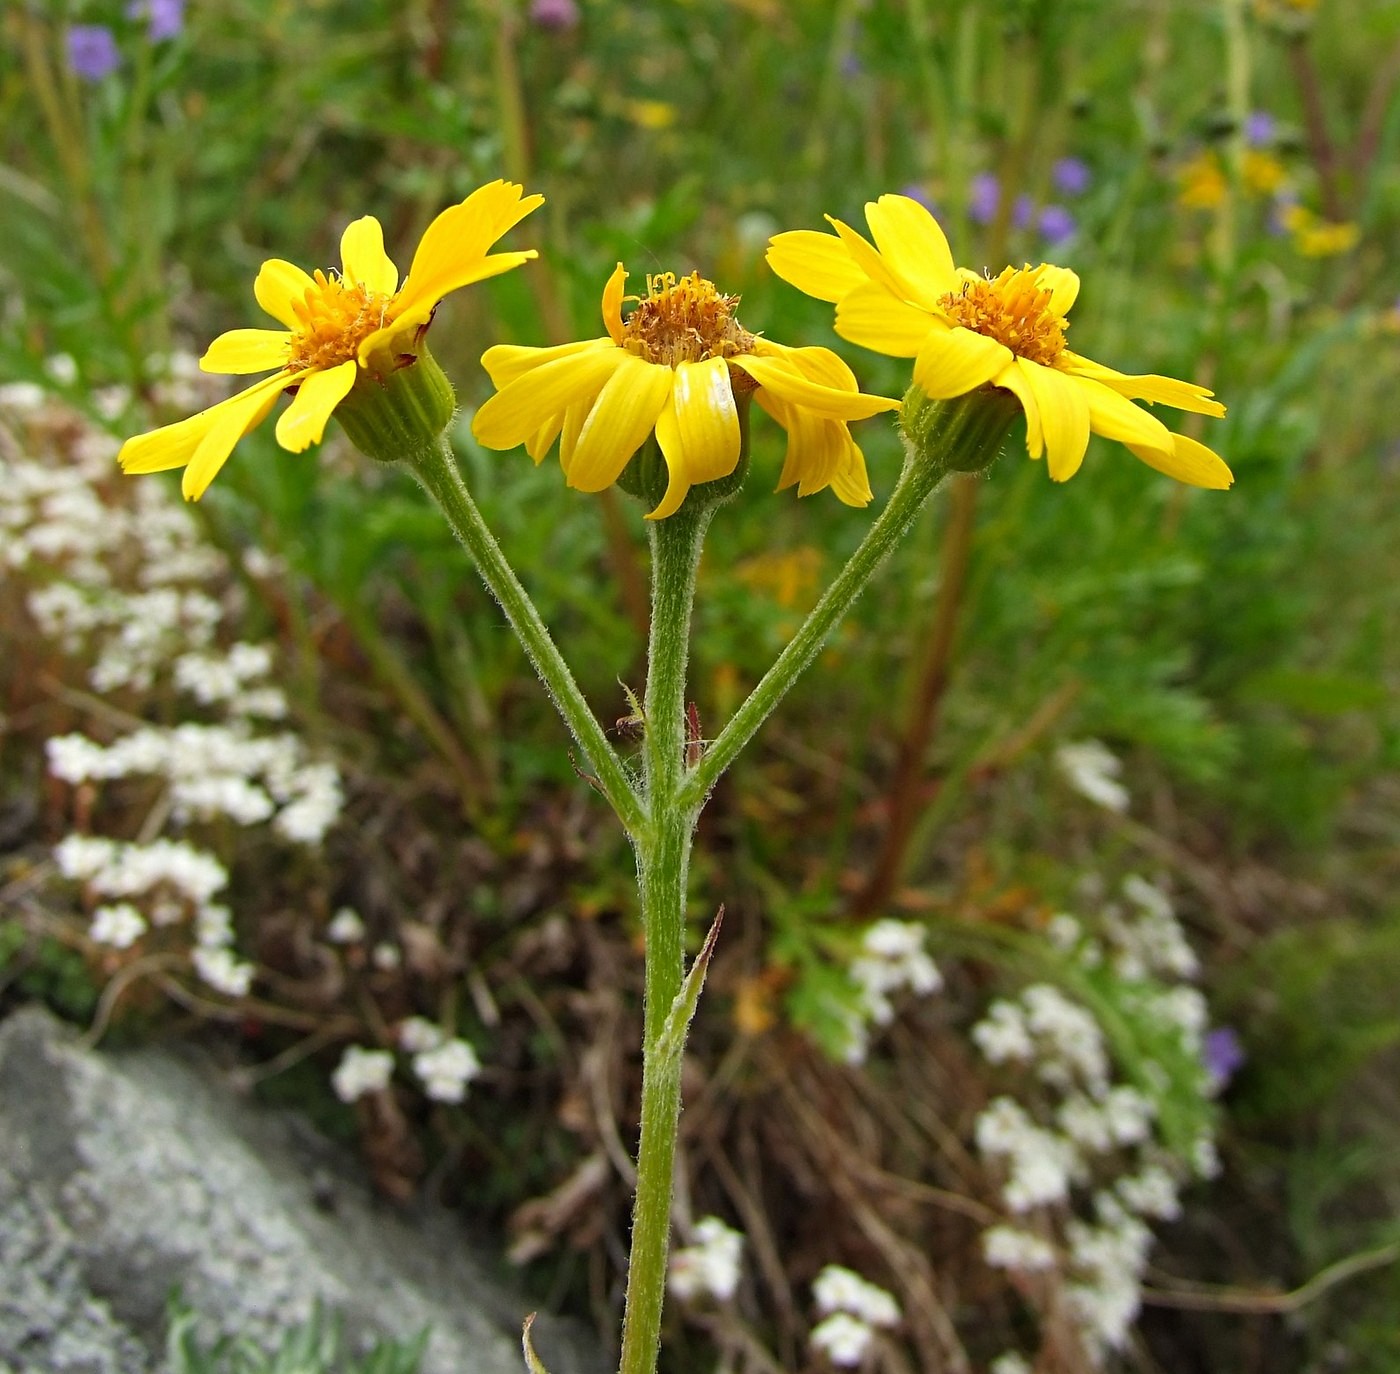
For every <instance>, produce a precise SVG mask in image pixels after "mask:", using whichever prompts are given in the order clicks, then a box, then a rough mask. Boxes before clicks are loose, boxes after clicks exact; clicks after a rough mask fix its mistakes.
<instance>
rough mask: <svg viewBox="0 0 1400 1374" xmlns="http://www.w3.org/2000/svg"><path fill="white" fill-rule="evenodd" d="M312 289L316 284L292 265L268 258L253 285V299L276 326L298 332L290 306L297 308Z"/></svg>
mask: <svg viewBox="0 0 1400 1374" xmlns="http://www.w3.org/2000/svg"><path fill="white" fill-rule="evenodd" d="M315 286H316V283H315V282H314V281H312V280H311V278H310V277H308V276H307V275H306V273H305V272H303V271H302V270H301V268H300V267H298V266H297V265H296V264H295V263H290V262H284V261H283V260H282V259H281V258H269V259H268V260H267V261H266V262H265V263H263V265H262V267H261V268H260V269H259V271H258V275H257V277H256V278H255V280H254V281H253V295H254V297H255V298H256V300H257V302H258V304H259V305H260V306H262V308H263V309H264V310H266V311H267V313H268V314H269V315H271V316H272V318H273V319H274V320H276V321H278V323H280V324H285V325H286V326H287V328H288V329H299V328H300V327H301V321H300V320H299V319H297V312H296V311H295V310H293V309H292V303H293V302H295V303H296V304H297V305H300V304H301V303H302V301H304V300H305V299H306V293H307V292H308V291H311V290H314V289H315Z"/></svg>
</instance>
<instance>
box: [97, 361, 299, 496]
mask: <svg viewBox="0 0 1400 1374" xmlns="http://www.w3.org/2000/svg"><path fill="white" fill-rule="evenodd" d="M289 382H290V378H289V377H288V376H287V375H285V374H280V375H279V376H277V377H264V378H263V380H262V381H260V382H254V383H253V385H252V386H251V387H248V388H247V389H246V390H244V391H240V392H239V393H238V394H237V395H236V396H230V397H229V398H228V400H226V401H220V402H219V403H218V404H217V405H213V406H210V407H209V408H208V409H207V410H201V411H200V412H199V413H198V414H197V415H191V416H190V417H189V418H188V419H185V420H180V421H178V422H177V423H175V424H173V425H162V426H161V428H160V429H153V430H149V431H147V432H146V433H145V434H137V435H135V436H134V437H133V438H130V439H128V440H127V441H126V443H124V444H123V445H122V447H121V452H120V453H118V454H117V462H118V463H120V464H121V469H122V471H123V472H129V473H133V474H134V473H145V472H167V471H169V469H171V468H182V467H184V466H185V464H186V463H188V462H189V461H190V458H191V457H192V456H193V455H194V451H195V450H196V449H197V448H198V447H199V445H200V443H201V442H202V440H203V439H204V436H205V435H206V434H208V433H209V431H210V430H211V429H213V428H214V426H216V425H217V424H219V423H220V421H221V420H222V419H223V417H224V415H225V414H226V413H227V412H228V410H229V409H230V407H234V406H238V405H240V404H241V403H242V402H243V400H244V398H245V397H248V396H251V395H254V394H255V393H256V394H258V395H261V394H262V393H263V390H264V388H271V390H272V395H273V396H274V397H275V396H276V395H277V393H278V392H279V391H280V390H281V389H282V388H283V387H284V386H287V385H289Z"/></svg>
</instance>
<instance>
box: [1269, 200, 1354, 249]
mask: <svg viewBox="0 0 1400 1374" xmlns="http://www.w3.org/2000/svg"><path fill="white" fill-rule="evenodd" d="M1281 218H1282V220H1283V226H1284V228H1285V229H1287V230H1288V232H1289V233H1290V234H1292V235H1293V246H1294V247H1295V248H1296V249H1297V250H1298V251H1299V252H1300V253H1301V254H1302V255H1303V256H1304V257H1305V258H1331V257H1336V256H1337V255H1338V254H1339V253H1349V252H1351V250H1352V249H1353V248H1355V247H1356V245H1357V243H1358V242H1359V241H1360V238H1361V231H1360V230H1359V229H1358V228H1357V227H1356V225H1354V224H1352V223H1350V222H1349V221H1346V220H1341V221H1335V222H1334V221H1331V220H1325V219H1321V218H1319V217H1318V216H1317V215H1315V214H1313V212H1312V211H1311V210H1309V209H1308V208H1307V207H1306V206H1303V205H1290V206H1288V207H1287V209H1285V210H1284V212H1283V214H1282V216H1281Z"/></svg>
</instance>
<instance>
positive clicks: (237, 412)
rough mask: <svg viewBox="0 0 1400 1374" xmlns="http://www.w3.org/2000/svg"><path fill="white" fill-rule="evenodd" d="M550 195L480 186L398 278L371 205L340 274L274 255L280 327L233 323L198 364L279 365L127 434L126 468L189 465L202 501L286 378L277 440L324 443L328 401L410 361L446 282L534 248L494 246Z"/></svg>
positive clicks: (334, 402)
mask: <svg viewBox="0 0 1400 1374" xmlns="http://www.w3.org/2000/svg"><path fill="white" fill-rule="evenodd" d="M543 203H544V197H543V196H524V195H522V188H521V187H519V186H516V185H514V184H512V183H510V182H505V181H493V182H491V183H490V184H489V185H487V186H483V187H481V188H480V189H479V190H476V191H473V192H472V194H471V195H469V196H468V197H467V198H466V200H464V201H462V203H461V204H460V205H454V206H452V207H451V208H450V209H447V210H444V211H443V212H442V214H440V215H439V216H438V217H437V218H436V219H435V220H434V221H433V222H432V223H431V224H430V225H429V226H428V229H427V232H426V233H424V235H423V238H422V240H421V242H420V243H419V244H418V250H417V252H415V253H414V255H413V263H412V265H411V266H410V267H409V269H408V277H407V279H406V280H405V281H404V283H403V285H402V287H400V285H399V273H398V269H397V268H396V267H395V266H394V264H393V263H392V262H391V261H390V259H389V256H388V254H387V253H385V251H384V232H383V230H382V229H381V228H380V226H379V221H378V220H377V219H375V218H374V217H373V216H372V215H366V216H365V217H364V218H363V219H357V220H356V221H355V222H354V223H353V224H351V225H350V226H349V228H347V229H346V230H345V233H344V234H343V235H342V236H341V240H340V254H341V271H340V272H339V273H338V274H337V273H335V272H330V273H326V272H322V271H319V270H318V271H316V272H314V273H313V274H312V275H310V276H308V275H307V274H306V273H305V272H303V271H302V270H301V268H299V267H295V266H293V265H292V264H291V263H289V262H284V261H282V260H281V259H280V258H271V259H269V260H268V261H267V262H265V263H263V265H262V270H261V271H260V272H259V273H258V276H257V280H256V281H254V283H253V295H254V296H255V297H256V298H257V302H258V304H259V305H260V306H262V308H263V309H264V310H265V311H266V312H267V313H268V314H269V315H271V316H272V317H273V319H275V320H277V321H278V322H279V323H281V324H283V325H284V326H285V329H232V330H230V331H229V332H228V333H226V334H221V335H220V336H219V337H218V338H217V339H215V340H214V342H213V343H212V344H210V345H209V350H208V352H206V353H205V355H204V357H203V358H201V359H200V362H199V365H200V367H201V368H203V369H204V371H206V372H227V373H237V374H247V373H253V372H266V371H268V370H269V369H271V368H276V369H277V370H276V372H275V373H274V374H273V375H272V376H270V377H264V378H263V379H262V380H261V381H259V382H254V383H253V385H252V386H250V387H248V388H247V389H246V390H244V391H240V392H239V393H238V394H237V395H236V396H232V397H230V398H229V399H228V400H227V401H221V402H220V403H219V404H218V405H215V406H211V407H210V408H209V409H208V410H203V411H201V412H200V413H199V414H198V415H193V416H191V417H190V418H189V419H188V420H181V421H180V422H179V423H178V424H173V425H166V426H165V427H164V428H162V429H156V430H152V431H150V432H149V433H147V434H138V435H137V436H136V437H135V438H133V439H128V440H127V441H126V443H125V444H123V445H122V450H121V453H120V454H119V455H118V460H119V461H120V463H121V465H122V468H123V469H124V470H125V471H126V472H163V471H165V470H166V469H168V468H178V467H183V468H184V469H185V476H184V481H183V484H182V489H183V491H184V493H185V497H186V499H188V500H192V501H197V500H198V499H199V498H200V497H201V496H202V495H203V494H204V492H205V490H206V489H207V488H208V486H209V483H210V482H212V481H213V480H214V477H215V476H216V475H217V473H218V471H219V469H220V468H221V467H223V465H224V463H225V462H226V461H227V459H228V456H229V454H230V453H232V452H233V448H234V445H235V444H237V442H238V441H239V440H240V439H241V438H243V436H244V435H245V434H247V433H248V432H249V431H250V430H252V429H254V428H256V427H257V426H258V425H259V424H261V423H262V421H263V420H264V419H265V418H266V417H267V415H268V412H269V411H271V409H272V407H273V406H274V405H275V404H276V403H277V398H278V396H279V395H281V393H282V392H283V391H285V390H288V389H289V388H290V389H294V390H295V396H294V398H293V400H292V403H291V405H290V406H288V407H287V409H286V410H285V411H284V412H283V413H282V417H281V419H279V420H278V422H277V442H278V443H279V444H281V445H282V447H283V448H284V449H287V450H288V451H289V452H291V453H300V452H302V451H303V450H304V449H306V448H309V447H310V446H311V445H312V444H315V443H319V442H320V439H321V435H322V434H323V433H324V431H325V428H326V422H327V421H328V420H329V419H330V417H331V413H332V411H334V410H335V408H336V407H337V406H338V405H339V404H340V403H341V402H342V401H343V400H345V398H346V397H347V396H348V395H349V394H350V391H351V389H352V388H353V387H355V386H356V385H357V384H362V385H374V384H377V382H378V381H379V379H382V378H384V377H387V376H389V375H390V374H391V373H393V372H395V371H396V370H397V369H399V368H401V367H404V366H406V365H408V364H411V363H413V362H414V360H415V359H416V357H417V356H418V355H419V353H420V352H421V351H422V343H421V339H422V335H423V333H424V331H425V330H426V329H427V327H428V323H429V321H430V320H431V319H432V315H433V311H434V310H435V309H436V308H437V305H438V302H439V301H440V300H442V298H443V297H444V296H446V295H447V294H448V292H450V291H455V290H457V289H458V287H462V286H468V285H470V284H471V283H472V282H478V281H483V280H485V279H486V278H487V277H494V276H496V275H497V274H498V273H500V272H507V271H509V270H510V269H511V268H512V267H518V266H519V265H520V264H521V263H523V262H525V261H527V260H528V259H530V258H533V257H535V256H536V254H535V250H534V249H528V250H526V251H524V252H519V253H489V252H488V250H489V249H490V247H491V245H492V244H494V243H495V241H496V240H497V239H498V238H500V237H501V235H502V234H504V233H505V232H506V230H508V229H509V228H511V227H512V226H513V225H515V224H517V223H519V221H520V220H522V219H524V217H525V216H526V215H528V214H529V213H530V212H531V211H532V210H534V209H536V208H538V207H539V206H540V205H542V204H543Z"/></svg>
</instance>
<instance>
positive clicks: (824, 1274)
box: [812, 1264, 901, 1368]
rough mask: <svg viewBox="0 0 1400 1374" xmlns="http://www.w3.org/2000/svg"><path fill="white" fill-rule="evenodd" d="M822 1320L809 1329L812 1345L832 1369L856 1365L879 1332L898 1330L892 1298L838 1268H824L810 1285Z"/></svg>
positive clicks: (831, 1265) (859, 1277)
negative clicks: (894, 1328)
mask: <svg viewBox="0 0 1400 1374" xmlns="http://www.w3.org/2000/svg"><path fill="white" fill-rule="evenodd" d="M812 1297H813V1299H814V1300H815V1302H816V1304H817V1311H818V1312H820V1313H821V1314H823V1320H822V1321H820V1322H818V1323H817V1325H816V1326H815V1327H813V1328H812V1344H813V1345H814V1346H815V1347H816V1348H817V1349H818V1350H820V1351H821V1352H822V1353H823V1354H825V1356H826V1357H827V1359H829V1360H830V1361H831V1363H832V1364H834V1365H840V1366H842V1367H843V1368H853V1367H854V1366H856V1365H858V1364H860V1363H861V1362H862V1361H863V1360H864V1359H865V1355H866V1352H867V1351H868V1350H869V1349H870V1343H871V1342H872V1341H873V1340H874V1339H875V1332H876V1330H877V1329H879V1328H886V1329H888V1328H889V1327H894V1326H898V1325H899V1322H900V1319H901V1313H900V1310H899V1304H898V1303H897V1302H896V1301H895V1300H894V1295H893V1294H891V1293H887V1292H886V1291H885V1290H884V1289H883V1288H880V1287H877V1286H876V1285H875V1284H873V1283H871V1282H870V1281H869V1280H868V1279H863V1278H861V1276H860V1275H859V1274H857V1273H855V1272H854V1271H853V1270H850V1269H844V1268H842V1267H841V1266H840V1265H839V1264H828V1265H827V1266H826V1268H825V1269H823V1270H822V1271H821V1273H820V1274H818V1275H817V1277H816V1280H815V1281H814V1282H813V1284H812Z"/></svg>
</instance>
